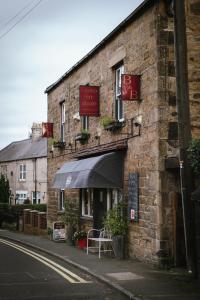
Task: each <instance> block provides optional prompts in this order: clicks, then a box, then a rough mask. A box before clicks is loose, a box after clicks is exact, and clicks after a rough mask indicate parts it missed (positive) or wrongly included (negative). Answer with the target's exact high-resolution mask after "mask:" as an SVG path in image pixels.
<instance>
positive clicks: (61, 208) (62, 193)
mask: <svg viewBox="0 0 200 300" xmlns="http://www.w3.org/2000/svg"><path fill="white" fill-rule="evenodd" d="M58 201H59V202H58V210H59V211H64V210H65V190H60V193H59V197H58Z"/></svg>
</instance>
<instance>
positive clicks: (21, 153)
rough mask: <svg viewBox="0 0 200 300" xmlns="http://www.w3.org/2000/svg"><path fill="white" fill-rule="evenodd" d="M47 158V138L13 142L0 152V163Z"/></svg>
mask: <svg viewBox="0 0 200 300" xmlns="http://www.w3.org/2000/svg"><path fill="white" fill-rule="evenodd" d="M45 156H47V138H39V139H38V140H36V141H32V139H27V140H22V141H18V142H13V143H11V144H9V145H8V146H7V147H5V148H3V149H2V150H0V163H1V162H8V161H15V160H22V159H33V158H39V157H45Z"/></svg>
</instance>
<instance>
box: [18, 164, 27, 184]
mask: <svg viewBox="0 0 200 300" xmlns="http://www.w3.org/2000/svg"><path fill="white" fill-rule="evenodd" d="M19 180H21V181H23V180H26V165H24V164H21V165H20V166H19Z"/></svg>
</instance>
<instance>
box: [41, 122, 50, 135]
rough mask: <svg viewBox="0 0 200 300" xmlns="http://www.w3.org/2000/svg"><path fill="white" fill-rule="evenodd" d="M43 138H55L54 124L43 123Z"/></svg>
mask: <svg viewBox="0 0 200 300" xmlns="http://www.w3.org/2000/svg"><path fill="white" fill-rule="evenodd" d="M42 137H47V138H50V137H53V123H42Z"/></svg>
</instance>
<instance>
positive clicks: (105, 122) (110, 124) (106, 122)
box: [100, 116, 124, 132]
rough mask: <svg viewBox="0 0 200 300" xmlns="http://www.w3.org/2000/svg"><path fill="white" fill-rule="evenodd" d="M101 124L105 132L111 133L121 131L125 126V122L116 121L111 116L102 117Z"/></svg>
mask: <svg viewBox="0 0 200 300" xmlns="http://www.w3.org/2000/svg"><path fill="white" fill-rule="evenodd" d="M100 123H101V125H102V126H103V128H104V129H105V130H107V131H111V132H114V131H116V130H119V129H121V128H122V127H123V126H124V122H120V121H119V120H114V119H113V118H112V117H110V116H104V117H102V118H101V121H100Z"/></svg>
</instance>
